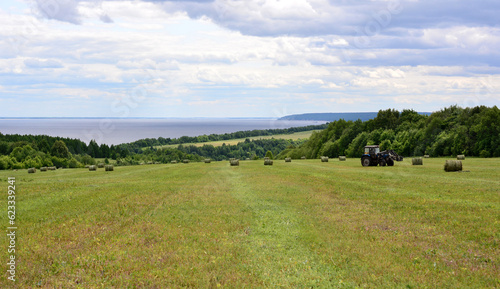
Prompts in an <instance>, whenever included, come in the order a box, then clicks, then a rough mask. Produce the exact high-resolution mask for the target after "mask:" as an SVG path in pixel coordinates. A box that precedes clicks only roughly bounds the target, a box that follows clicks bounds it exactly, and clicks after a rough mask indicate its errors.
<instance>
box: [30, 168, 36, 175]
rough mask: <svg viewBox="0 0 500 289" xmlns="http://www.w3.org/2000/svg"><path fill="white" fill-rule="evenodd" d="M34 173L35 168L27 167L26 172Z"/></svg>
mask: <svg viewBox="0 0 500 289" xmlns="http://www.w3.org/2000/svg"><path fill="white" fill-rule="evenodd" d="M34 173H36V168H29V169H28V174H34Z"/></svg>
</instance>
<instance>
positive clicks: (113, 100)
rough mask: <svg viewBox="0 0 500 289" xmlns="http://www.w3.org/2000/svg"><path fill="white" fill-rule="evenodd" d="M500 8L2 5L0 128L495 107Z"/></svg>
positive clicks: (99, 2) (499, 86)
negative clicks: (60, 121) (79, 120)
mask: <svg viewBox="0 0 500 289" xmlns="http://www.w3.org/2000/svg"><path fill="white" fill-rule="evenodd" d="M498 15H500V1H498V0H476V1H470V0H463V1H453V0H441V1H431V0H394V1H392V0H372V1H368V0H359V1H348V0H184V1H183V0H171V1H162V0H156V1H153V0H149V1H147V0H134V1H120V0H89V1H81V0H7V1H1V2H0V107H1V108H2V109H1V112H0V116H3V117H33V116H59V117H61V116H108V117H138V116H142V117H145V116H151V117H197V116H202V117H280V116H283V115H288V114H297V113H306V112H362V111H378V110H379V109H386V108H396V109H405V108H409V109H414V110H417V111H435V110H439V109H441V108H443V107H445V106H450V105H454V104H457V105H459V106H463V107H465V106H476V105H487V106H493V105H498V104H500V21H499V19H500V17H499V16H498Z"/></svg>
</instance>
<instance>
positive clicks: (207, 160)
mask: <svg viewBox="0 0 500 289" xmlns="http://www.w3.org/2000/svg"><path fill="white" fill-rule="evenodd" d="M204 162H205V163H206V164H209V163H211V162H212V160H211V159H205V160H204Z"/></svg>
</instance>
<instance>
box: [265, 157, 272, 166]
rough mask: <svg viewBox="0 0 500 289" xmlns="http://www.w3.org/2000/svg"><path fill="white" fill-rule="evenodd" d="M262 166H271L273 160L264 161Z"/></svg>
mask: <svg viewBox="0 0 500 289" xmlns="http://www.w3.org/2000/svg"><path fill="white" fill-rule="evenodd" d="M264 165H265V166H272V165H273V160H271V159H269V158H267V159H265V160H264Z"/></svg>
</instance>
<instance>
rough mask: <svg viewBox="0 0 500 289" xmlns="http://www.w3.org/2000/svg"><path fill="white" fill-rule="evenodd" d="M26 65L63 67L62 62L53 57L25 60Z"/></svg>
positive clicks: (32, 66) (33, 66) (31, 66)
mask: <svg viewBox="0 0 500 289" xmlns="http://www.w3.org/2000/svg"><path fill="white" fill-rule="evenodd" d="M24 65H26V66H27V67H30V68H61V67H63V65H62V63H61V62H59V61H57V60H53V59H35V58H30V59H26V60H24Z"/></svg>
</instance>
